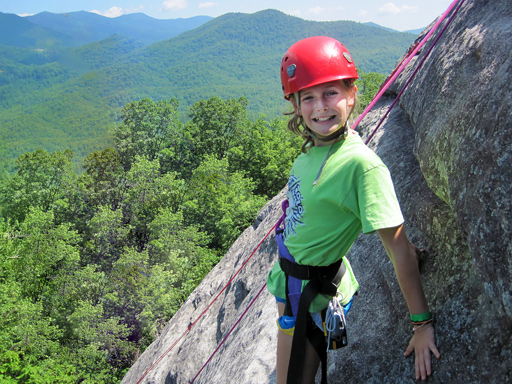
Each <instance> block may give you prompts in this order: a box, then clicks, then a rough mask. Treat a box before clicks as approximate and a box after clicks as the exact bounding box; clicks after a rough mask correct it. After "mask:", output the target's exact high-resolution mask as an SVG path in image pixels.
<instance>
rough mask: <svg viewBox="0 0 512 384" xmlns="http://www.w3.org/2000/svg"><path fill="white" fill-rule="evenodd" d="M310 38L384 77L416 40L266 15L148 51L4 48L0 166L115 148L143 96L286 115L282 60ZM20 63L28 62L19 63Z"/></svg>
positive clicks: (230, 17) (244, 17) (117, 39)
mask: <svg viewBox="0 0 512 384" xmlns="http://www.w3.org/2000/svg"><path fill="white" fill-rule="evenodd" d="M93 17H95V16H93ZM313 35H327V36H332V37H334V38H337V39H339V40H341V41H342V42H343V43H344V44H345V45H346V46H347V48H348V49H349V50H350V52H351V53H352V55H353V57H354V60H355V62H356V65H357V66H358V67H359V68H360V69H361V70H362V71H364V72H380V73H384V74H387V73H389V72H390V71H391V70H392V69H393V68H394V66H395V64H396V62H397V60H398V59H399V57H400V56H401V55H402V54H403V53H404V52H405V51H406V49H407V48H408V46H409V45H410V44H411V42H412V41H413V40H414V38H415V36H413V35H411V34H409V33H401V32H396V31H388V30H386V29H382V28H376V27H372V26H367V25H364V24H361V23H356V22H351V21H333V22H314V21H306V20H303V19H300V18H297V17H293V16H288V15H285V14H284V13H281V12H278V11H274V10H266V11H261V12H258V13H254V14H242V13H230V14H226V15H223V16H219V17H217V18H215V19H212V20H210V21H209V22H207V23H204V24H202V25H201V26H199V27H198V28H195V29H193V30H189V31H187V32H184V33H182V34H180V35H178V36H176V37H174V38H172V39H168V40H165V41H161V42H158V43H155V44H152V45H149V46H143V44H142V43H140V41H138V40H135V39H131V38H127V37H124V36H121V35H114V36H111V37H109V38H108V39H104V40H101V41H99V42H94V43H90V44H87V45H84V46H81V47H76V48H68V49H66V50H61V51H60V52H57V53H55V54H50V53H48V54H39V55H36V54H34V52H33V51H32V50H29V49H21V48H10V49H9V50H6V49H4V48H2V47H0V168H1V166H2V164H4V169H6V170H10V169H11V167H12V161H13V159H14V158H16V157H17V156H19V155H20V154H22V153H25V152H27V151H33V150H35V149H38V148H44V149H46V150H48V151H55V150H62V149H65V148H70V149H72V150H73V151H74V152H75V154H76V157H77V159H81V158H83V157H84V156H85V155H87V154H88V153H90V152H92V151H93V150H97V149H100V148H103V147H105V146H107V145H109V139H108V135H107V130H108V128H109V127H111V126H112V125H113V124H115V123H116V121H117V119H118V116H119V111H120V109H121V107H123V106H124V105H126V103H128V102H130V101H132V100H137V99H140V98H143V97H150V98H152V99H154V100H159V99H169V98H172V97H176V98H178V100H179V101H180V108H181V113H182V116H183V117H184V118H186V116H187V112H188V110H189V108H190V106H191V105H193V103H194V102H197V101H199V100H202V99H207V98H209V97H212V96H219V97H222V98H239V97H241V96H243V97H246V98H247V99H248V100H249V106H248V109H249V113H250V115H251V116H252V117H254V118H255V117H258V116H259V115H261V114H265V115H266V116H268V118H273V117H275V116H279V115H281V114H282V112H283V111H284V110H285V103H284V100H283V97H282V93H281V86H280V83H279V64H280V61H281V58H282V55H283V54H284V52H285V51H286V49H287V48H288V47H289V46H290V45H291V44H293V43H294V42H295V41H297V40H299V39H301V38H305V37H308V36H313ZM3 52H7V54H6V55H4V54H3ZM17 56H18V57H19V58H20V60H24V62H23V63H24V64H20V63H16V60H15V59H16V57H17ZM31 60H39V61H37V62H35V61H34V63H31V62H30V61H31ZM9 164H11V165H9ZM0 173H1V169H0Z"/></svg>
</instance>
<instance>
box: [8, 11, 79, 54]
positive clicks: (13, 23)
mask: <svg viewBox="0 0 512 384" xmlns="http://www.w3.org/2000/svg"><path fill="white" fill-rule="evenodd" d="M72 40H73V39H72V38H71V37H70V36H67V35H65V34H63V33H60V32H58V31H56V30H54V29H51V28H45V27H42V26H39V25H36V24H33V23H31V22H30V21H28V20H26V19H25V18H23V17H20V16H17V15H13V14H10V13H2V12H0V45H8V46H13V47H23V48H27V47H30V48H41V49H46V48H49V47H55V46H59V47H60V46H69V45H72V44H73V42H72Z"/></svg>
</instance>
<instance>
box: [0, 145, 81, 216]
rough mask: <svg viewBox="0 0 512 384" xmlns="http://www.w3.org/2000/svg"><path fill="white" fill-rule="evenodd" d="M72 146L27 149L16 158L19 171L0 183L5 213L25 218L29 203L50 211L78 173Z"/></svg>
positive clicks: (0, 205)
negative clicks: (54, 149)
mask: <svg viewBox="0 0 512 384" xmlns="http://www.w3.org/2000/svg"><path fill="white" fill-rule="evenodd" d="M72 157H73V153H72V152H71V151H69V150H66V151H64V152H53V153H51V154H49V153H48V152H46V151H44V150H37V151H35V152H32V153H26V154H24V155H22V156H20V157H19V158H18V160H16V174H15V175H14V176H13V177H12V178H10V179H7V180H4V182H3V183H2V185H1V187H0V207H2V215H3V216H4V217H7V218H8V219H9V220H11V222H16V221H18V222H22V221H23V220H24V218H25V215H26V214H27V213H28V210H29V208H30V207H40V208H41V209H42V210H43V211H48V210H49V209H51V208H52V207H53V205H54V204H55V203H56V201H57V200H58V199H66V198H67V197H66V194H67V189H68V188H69V189H73V188H72V187H70V184H72V183H74V178H75V174H74V172H73V167H72V164H71V159H72Z"/></svg>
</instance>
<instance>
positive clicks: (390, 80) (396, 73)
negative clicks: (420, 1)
mask: <svg viewBox="0 0 512 384" xmlns="http://www.w3.org/2000/svg"><path fill="white" fill-rule="evenodd" d="M459 1H460V4H459V6H458V7H457V9H456V10H455V11H454V13H453V15H452V17H451V18H450V19H449V20H448V22H447V23H446V25H445V26H444V28H443V29H442V31H441V33H440V34H439V35H438V36H437V38H436V39H435V41H434V42H433V44H432V46H431V47H430V49H429V50H428V52H427V53H426V55H425V56H424V57H423V59H422V61H421V62H420V63H419V64H418V66H417V67H416V70H415V71H414V72H413V74H412V75H411V76H410V77H409V80H408V81H407V83H406V84H405V85H404V87H403V88H402V90H401V91H400V93H399V94H398V96H397V97H396V99H395V101H394V102H393V104H392V105H391V106H390V107H389V109H388V111H387V112H386V114H385V115H384V117H383V118H382V119H381V120H380V122H379V124H378V125H377V127H376V128H375V129H374V130H373V132H372V134H371V135H370V136H369V137H368V139H367V140H366V142H365V144H368V143H369V142H370V140H371V139H372V138H373V136H374V135H375V133H376V132H377V130H378V129H379V127H380V126H381V125H382V122H383V121H384V119H385V118H386V117H387V115H388V114H389V112H390V111H391V109H392V108H393V107H394V105H395V104H396V102H397V101H398V100H399V99H400V96H401V95H402V94H403V92H404V91H405V89H406V88H407V86H408V85H409V83H410V82H411V80H412V78H413V77H414V76H415V75H416V73H417V72H418V70H419V69H420V67H421V66H422V65H423V63H424V62H425V60H426V58H427V57H428V55H429V54H430V52H431V51H432V49H433V48H434V46H435V45H436V44H437V42H438V41H439V39H440V37H441V36H442V35H443V33H444V31H445V30H446V28H447V27H448V25H449V24H450V22H451V21H452V20H453V18H454V16H455V15H456V14H457V12H458V11H459V9H460V7H461V6H462V4H463V3H464V1H465V0H454V1H453V2H452V3H451V4H450V6H449V7H448V9H447V10H446V11H445V12H444V13H443V14H442V15H441V16H440V17H439V19H438V20H437V21H436V23H435V24H434V26H433V27H432V28H431V29H430V31H429V32H428V33H427V34H426V35H425V37H424V38H423V39H422V40H421V42H420V43H419V44H416V45H415V46H414V47H413V49H412V50H410V51H409V53H408V54H407V56H406V58H405V59H404V60H402V61H401V62H400V64H399V65H398V66H397V67H396V68H395V69H394V70H393V72H392V73H391V76H390V77H389V78H388V79H387V80H386V81H385V82H384V85H383V86H382V87H381V89H380V90H379V92H377V94H376V95H375V96H374V98H373V99H372V101H371V102H370V104H368V106H367V107H366V108H365V109H364V111H363V113H361V115H359V117H358V118H357V120H356V121H355V122H354V124H353V125H352V127H351V129H356V127H357V126H358V125H359V123H360V122H361V120H363V118H364V117H365V116H366V115H367V114H368V112H369V111H370V110H371V109H372V108H373V107H374V105H375V104H376V103H377V101H378V100H379V99H380V98H381V96H382V95H383V94H384V92H386V91H387V89H388V88H389V87H390V85H391V84H392V83H393V81H395V80H396V78H397V77H398V76H399V75H400V73H401V72H402V71H403V69H404V68H405V67H406V66H407V64H409V62H410V61H411V60H412V58H413V57H414V56H416V54H417V53H418V51H419V50H420V49H421V48H423V46H424V45H425V43H426V42H427V41H428V39H429V38H430V36H432V34H433V33H434V32H435V30H436V29H437V28H438V27H439V25H440V24H441V23H442V22H443V20H444V19H445V18H446V17H447V16H448V14H449V13H450V12H451V11H452V9H453V8H454V7H455V6H456V5H457V3H458V2H459Z"/></svg>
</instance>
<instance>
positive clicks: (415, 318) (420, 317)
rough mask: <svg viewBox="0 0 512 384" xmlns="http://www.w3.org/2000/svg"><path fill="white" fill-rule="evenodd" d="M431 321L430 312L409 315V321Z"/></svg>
mask: <svg viewBox="0 0 512 384" xmlns="http://www.w3.org/2000/svg"><path fill="white" fill-rule="evenodd" d="M431 319H432V312H430V311H428V312H424V313H420V314H419V315H411V321H414V322H416V321H426V320H431Z"/></svg>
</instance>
